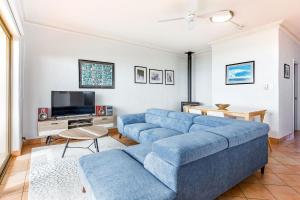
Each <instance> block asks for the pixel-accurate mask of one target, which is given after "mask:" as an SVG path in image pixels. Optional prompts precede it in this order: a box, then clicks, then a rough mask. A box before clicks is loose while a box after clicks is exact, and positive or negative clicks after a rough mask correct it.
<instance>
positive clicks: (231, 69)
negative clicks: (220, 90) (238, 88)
mask: <svg viewBox="0 0 300 200" xmlns="http://www.w3.org/2000/svg"><path fill="white" fill-rule="evenodd" d="M254 82H255V62H254V61H249V62H243V63H235V64H230V65H226V85H238V84H254Z"/></svg>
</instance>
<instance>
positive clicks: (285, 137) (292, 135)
mask: <svg viewBox="0 0 300 200" xmlns="http://www.w3.org/2000/svg"><path fill="white" fill-rule="evenodd" d="M294 138H295V133H290V134H288V135H286V136H284V137H282V138H272V137H270V138H269V139H270V141H271V143H274V144H280V143H282V142H284V141H286V140H291V139H294Z"/></svg>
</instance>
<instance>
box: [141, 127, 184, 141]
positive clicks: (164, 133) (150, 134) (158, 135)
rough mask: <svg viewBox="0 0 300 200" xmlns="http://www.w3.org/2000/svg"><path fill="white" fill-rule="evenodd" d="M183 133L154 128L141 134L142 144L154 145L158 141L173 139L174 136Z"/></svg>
mask: <svg viewBox="0 0 300 200" xmlns="http://www.w3.org/2000/svg"><path fill="white" fill-rule="evenodd" d="M180 134H182V132H179V131H175V130H172V129H167V128H152V129H148V130H144V131H142V132H140V137H139V141H140V143H152V142H154V141H156V140H159V139H163V138H167V137H171V136H174V135H180Z"/></svg>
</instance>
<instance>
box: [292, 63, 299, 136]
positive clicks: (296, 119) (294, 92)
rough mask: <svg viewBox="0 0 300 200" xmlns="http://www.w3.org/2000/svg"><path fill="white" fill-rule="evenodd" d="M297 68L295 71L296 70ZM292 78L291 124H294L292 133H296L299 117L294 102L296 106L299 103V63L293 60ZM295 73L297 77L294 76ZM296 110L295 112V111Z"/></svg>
mask: <svg viewBox="0 0 300 200" xmlns="http://www.w3.org/2000/svg"><path fill="white" fill-rule="evenodd" d="M296 67H297V69H296ZM293 72H294V74H293V77H294V80H293V124H294V131H297V124H298V123H297V121H298V118H299V117H300V115H299V114H298V112H297V111H298V105H296V102H295V101H296V100H297V104H298V102H299V95H300V94H299V93H298V91H299V86H300V85H299V83H300V77H299V72H300V69H299V63H298V62H297V61H296V60H295V59H293ZM296 73H297V75H296ZM296 82H297V87H296ZM296 89H297V90H298V91H297V96H296ZM296 109H297V110H296Z"/></svg>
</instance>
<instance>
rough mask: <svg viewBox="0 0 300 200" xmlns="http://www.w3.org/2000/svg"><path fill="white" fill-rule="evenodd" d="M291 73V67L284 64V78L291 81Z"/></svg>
mask: <svg viewBox="0 0 300 200" xmlns="http://www.w3.org/2000/svg"><path fill="white" fill-rule="evenodd" d="M290 77H291V73H290V66H289V65H288V64H284V78H286V79H290Z"/></svg>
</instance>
